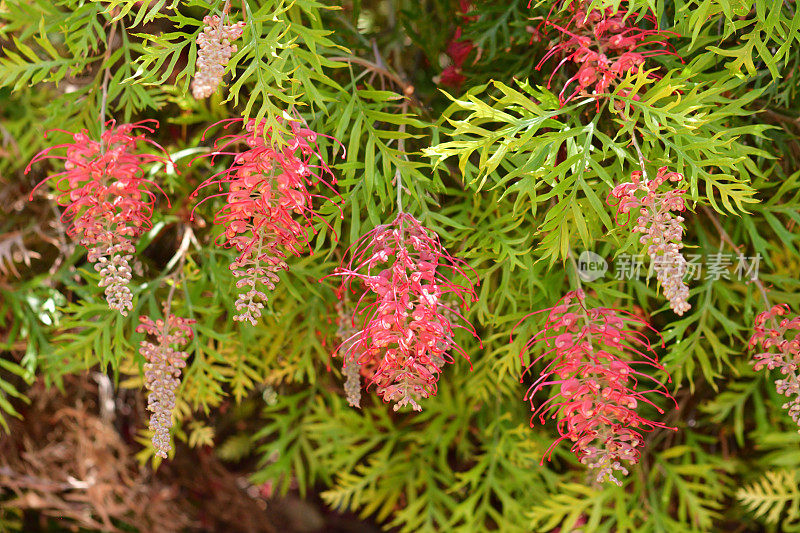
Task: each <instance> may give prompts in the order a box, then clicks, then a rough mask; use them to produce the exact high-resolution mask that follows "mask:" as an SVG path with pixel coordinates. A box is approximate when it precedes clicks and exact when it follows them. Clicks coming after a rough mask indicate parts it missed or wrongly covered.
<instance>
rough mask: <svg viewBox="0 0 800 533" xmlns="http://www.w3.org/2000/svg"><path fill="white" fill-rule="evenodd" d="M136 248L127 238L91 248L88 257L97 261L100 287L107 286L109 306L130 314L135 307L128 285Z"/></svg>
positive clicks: (124, 313) (96, 268)
mask: <svg viewBox="0 0 800 533" xmlns="http://www.w3.org/2000/svg"><path fill="white" fill-rule="evenodd" d="M135 253H136V248H135V247H134V246H133V244H131V242H130V241H128V240H126V239H120V240H119V242H117V243H115V244H110V245H105V244H98V245H96V246H94V247H93V248H90V249H89V253H88V255H87V258H88V259H89V261H90V262H92V263H95V265H94V269H95V270H96V271H97V272H98V273H99V274H100V283H99V285H100V287H104V288H105V295H106V301H107V302H108V307H109V308H111V309H115V310H117V311H119V312H120V313H121V314H122V316H128V311H130V310H131V309H133V293H132V292H131V290H130V288H129V287H128V283H130V281H131V274H132V272H131V267H130V260H131V258H133V254H135Z"/></svg>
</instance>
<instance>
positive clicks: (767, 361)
mask: <svg viewBox="0 0 800 533" xmlns="http://www.w3.org/2000/svg"><path fill="white" fill-rule="evenodd" d="M788 313H789V306H788V305H786V304H778V305H775V306H773V307H772V308H771V309H770V310H768V311H765V312H763V313H761V314H759V315H758V316H757V317H756V321H755V327H754V333H753V336H752V337H751V338H750V349H751V350H752V349H754V348H756V347H757V346H759V349H760V350H761V351H760V352H759V353H756V354H755V355H754V356H753V361H752V363H753V368H754V369H755V370H762V369H764V368H766V369H768V370H775V369H778V370H779V371H780V373H781V374H782V375H783V377H782V378H781V379H776V380H775V387H776V389H777V390H778V393H779V394H783V395H784V396H786V397H787V398H788V401H787V402H786V403H784V404H783V408H784V409H787V410H788V411H789V416H791V417H792V420H794V422H795V424H798V425H800V379H798V376H797V372H798V365H800V317H799V316H795V317H794V318H782V317H784V316H785V315H786V314H788ZM798 431H799V432H800V430H798Z"/></svg>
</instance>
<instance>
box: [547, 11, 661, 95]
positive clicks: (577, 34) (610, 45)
mask: <svg viewBox="0 0 800 533" xmlns="http://www.w3.org/2000/svg"><path fill="white" fill-rule="evenodd" d="M643 18H644V19H645V20H646V21H648V22H649V23H650V24H651V25H652V26H653V27H654V29H651V30H647V29H642V28H639V27H637V26H632V25H629V24H630V23H632V22H633V21H636V20H637V19H638V15H637V14H636V13H630V14H629V13H628V12H627V11H625V10H619V11H616V12H615V11H614V10H613V9H612V8H606V9H605V10H597V9H594V10H591V11H589V12H588V14H587V11H586V8H585V3H584V2H579V1H572V2H570V5H569V10H568V13H567V14H566V16H565V17H564V19H563V20H561V21H559V23H556V22H553V21H551V20H550V19H549V17H548V19H547V20H545V21H544V23H543V24H544V26H545V30H546V29H547V28H554V29H556V30H557V31H558V32H559V41H558V42H557V43H556V44H554V45H553V46H551V47H550V49H549V51H548V52H547V54H545V56H544V57H543V58H542V60H541V61H540V62H539V63H538V64H537V65H536V70H540V69H541V68H542V66H543V65H544V64H545V63H546V62H547V60H548V59H550V58H551V57H553V56H560V57H561V58H562V59H561V61H560V62H559V63H558V64H557V65H556V66H555V68H554V69H553V72H552V74H551V76H550V79H549V80H548V82H547V88H548V89H549V88H550V84H551V83H552V80H553V76H555V74H556V72H558V70H559V69H560V68H561V67H562V66H563V65H565V64H568V63H572V64H574V65H575V66H576V67H577V71H576V72H575V74H574V75H573V76H572V77H571V78H570V79H569V80H567V82H566V83H565V84H564V87H563V88H562V89H561V92H560V93H559V100H560V101H561V103H562V104H564V103H566V102H568V101H569V100H571V99H572V98H574V97H575V96H576V95H578V94H586V95H589V94H590V93H589V90H591V95H599V94H602V93H607V92H609V88H610V87H611V86H612V85H613V84H614V83H615V82H616V80H618V79H619V78H621V77H623V76H625V75H626V74H627V73H629V72H632V71H636V70H637V69H638V68H639V66H640V65H642V64H644V62H645V59H646V58H648V57H653V56H657V55H663V54H670V55H677V54H675V53H674V52H672V51H669V50H667V48H666V47H667V43H666V39H669V38H670V37H671V36H674V35H677V34H675V33H673V32H666V31H661V30H659V29H658V24H657V22H656V20H655V17H653V16H652V15H646V16H645V17H643ZM649 46H658V47H659V48H656V49H654V50H641V49H642V48H645V47H649ZM573 82H575V83H576V87H575V89H574V90H573V91H572V93H569V95H568V96H565V94H567V89H568V87H569V86H570V85H572V83H573ZM634 98H635V96H634ZM598 105H599V103H598Z"/></svg>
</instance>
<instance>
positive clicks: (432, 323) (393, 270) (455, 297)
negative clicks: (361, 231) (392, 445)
mask: <svg viewBox="0 0 800 533" xmlns="http://www.w3.org/2000/svg"><path fill="white" fill-rule="evenodd" d="M463 264H464V263H463V262H462V261H459V260H458V259H455V258H453V257H452V256H450V255H449V254H448V253H447V251H446V250H445V249H444V248H443V247H442V245H441V243H440V242H439V238H438V236H437V235H436V234H435V233H433V232H431V231H430V230H428V229H427V228H425V227H424V226H423V225H422V224H420V223H419V222H418V221H417V220H416V219H415V218H414V217H412V216H411V215H409V214H407V213H401V214H400V215H398V217H397V218H396V219H395V220H394V221H393V222H392V223H390V224H386V225H382V226H378V227H377V228H375V229H374V230H372V231H370V232H369V233H367V234H366V235H364V236H363V237H361V239H359V240H358V242H356V243H355V244H354V245H353V246H352V247H351V252H350V260H349V262H347V263H344V262H343V263H342V266H341V267H339V268H337V269H336V271H335V272H334V274H333V275H334V276H341V277H342V283H341V286H340V288H339V291H338V294H339V298H340V299H343V298H344V295H345V291H348V290H349V291H350V292H357V291H362V290H363V293H362V294H361V296H360V298H359V300H358V303H357V304H356V306H355V309H354V311H353V315H352V324H353V326H354V327H355V329H356V332H355V333H354V334H353V335H352V336H351V337H350V338H349V339H347V340H345V346H347V349H346V353H345V354H344V357H349V356H351V355H353V354H355V355H356V356H357V362H358V364H359V365H361V367H362V368H368V369H374V370H372V371H371V373H370V375H369V383H370V384H374V385H375V386H376V387H377V392H378V394H379V395H381V396H382V397H383V399H384V401H387V402H396V404H395V406H394V409H395V410H398V409H399V408H400V407H403V406H404V405H411V407H412V408H413V409H414V410H417V411H420V410H422V407H421V406H420V405H419V400H420V399H421V398H427V397H429V396H433V395H435V394H436V382H437V381H438V379H439V373H440V372H441V371H442V367H443V366H444V364H445V363H446V362H452V361H453V360H452V357H451V356H450V355H449V354H448V352H449V351H450V349H451V348H452V349H454V350H455V351H457V352H459V353H461V354H462V355H463V356H464V357H466V358H467V360H469V355H468V354H467V353H466V352H465V351H464V350H463V349H462V348H461V347H460V346H459V345H458V344H456V343H455V341H454V339H453V336H454V330H455V329H457V328H462V329H466V330H467V331H469V332H470V333H472V335H474V336H475V338H478V335H477V333H476V332H475V329H474V328H473V327H472V325H471V324H470V323H469V322H468V321H467V320H466V319H464V317H463V316H462V315H461V314H459V312H458V311H457V310H456V308H455V307H456V306H451V305H448V304H446V303H445V301H455V302H457V303H458V304H460V305H461V307H463V308H467V307H468V305H469V303H470V302H472V301H475V299H476V294H475V289H474V287H473V285H472V282H471V280H470V278H469V276H468V275H467V274H466V273H465V272H464V270H463V269H462V268H461V266H460V265H463ZM445 274H449V275H455V276H459V277H463V278H464V279H466V280H467V281H466V284H465V285H458V284H456V283H454V282H453V281H451V280H450V279H448V277H447V276H446V275H445ZM456 321H460V322H462V323H463V324H464V325H463V326H461V325H456V324H455V322H456ZM348 343H349V346H348Z"/></svg>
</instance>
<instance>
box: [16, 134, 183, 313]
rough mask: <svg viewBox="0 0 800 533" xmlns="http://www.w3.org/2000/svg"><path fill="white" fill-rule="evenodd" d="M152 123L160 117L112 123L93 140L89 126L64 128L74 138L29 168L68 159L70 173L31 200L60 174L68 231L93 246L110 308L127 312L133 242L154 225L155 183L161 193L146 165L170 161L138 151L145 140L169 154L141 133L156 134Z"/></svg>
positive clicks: (66, 171) (92, 258) (92, 253)
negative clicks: (63, 151) (71, 130)
mask: <svg viewBox="0 0 800 533" xmlns="http://www.w3.org/2000/svg"><path fill="white" fill-rule="evenodd" d="M147 122H154V123H155V124H156V126H157V125H158V123H157V122H156V121H142V122H138V123H136V124H121V125H119V126H114V122H113V121H110V122H109V123H108V126H109V128H108V129H107V130H106V131H104V132H103V134H102V137H101V140H100V142H97V141H95V140H92V139H90V138H89V136H88V133H87V132H86V131H85V130H84V131H81V132H80V133H75V134H73V133H69V132H63V133H68V134H69V135H71V136H72V139H73V142H71V143H66V144H60V145H57V146H51V147H50V148H47V149H45V150H43V151H41V152H39V153H38V154H37V155H36V156H35V157H34V158H33V160H31V162H30V163H29V164H28V167H27V168H26V169H25V172H26V173H27V172H29V171H30V170H31V166H32V165H33V164H34V163H37V162H39V161H42V160H44V159H48V158H50V159H63V160H64V171H63V172H60V173H57V174H53V175H52V176H50V177H48V178H47V179H45V180H43V181H42V182H40V183H39V184H38V185H37V186H36V187H35V188H34V190H33V191H32V192H31V199H33V194H34V192H35V191H36V189H37V188H38V187H39V186H40V185H42V184H43V183H45V182H47V181H49V180H50V179H53V178H58V188H59V189H60V191H61V194H60V195H59V196H58V202H59V204H60V205H62V206H66V209H65V210H64V213H63V214H62V220H63V221H64V222H65V223H68V224H69V227H68V233H69V234H70V235H71V236H73V237H76V238H78V239H80V243H81V244H82V245H83V246H85V247H86V248H87V249H88V250H89V253H88V259H89V261H91V262H93V263H96V264H95V267H94V268H95V270H96V271H97V272H98V273H99V274H100V286H101V287H105V295H106V300H107V301H108V305H109V307H110V308H111V309H116V310H117V311H119V312H120V313H122V315H127V313H128V311H129V310H131V309H132V308H133V303H132V299H133V295H132V293H131V290H130V288H128V283H129V282H130V280H131V268H130V265H129V264H128V263H129V261H130V259H131V257H132V255H133V254H134V253H135V251H136V250H135V247H134V244H133V243H134V241H135V240H136V238H138V237H139V236H140V235H141V234H142V233H143V232H145V231H147V230H148V229H150V227H151V225H152V223H151V217H152V214H153V204H154V203H155V194H154V193H153V192H151V191H150V190H149V187H151V186H152V187H155V188H156V189H158V190H159V191H161V189H160V188H159V187H158V185H156V184H155V183H153V182H152V181H150V180H147V179H145V178H144V168H143V167H144V165H145V164H147V163H152V162H161V163H164V162H166V161H167V156H166V153H165V154H164V156H160V155H153V154H147V153H140V152H138V151H137V150H138V148H139V145H140V144H141V143H148V144H151V145H153V146H155V147H156V148H158V149H159V150H161V151H162V152H163V148H161V147H160V146H159V145H158V144H156V143H154V142H152V141H150V140H148V139H147V138H146V136H145V134H144V133H137V130H144V131H145V132H148V133H153V131H154V130H153V129H151V128H149V127H148V126H146V124H147ZM61 148H65V149H66V155H64V156H54V155H51V152H52V151H53V150H58V149H61ZM161 192H162V193H163V191H161ZM165 196H166V195H165ZM167 202H168V203H169V200H167Z"/></svg>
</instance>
